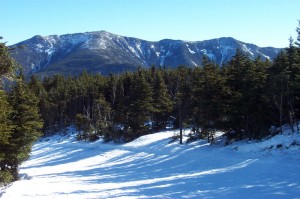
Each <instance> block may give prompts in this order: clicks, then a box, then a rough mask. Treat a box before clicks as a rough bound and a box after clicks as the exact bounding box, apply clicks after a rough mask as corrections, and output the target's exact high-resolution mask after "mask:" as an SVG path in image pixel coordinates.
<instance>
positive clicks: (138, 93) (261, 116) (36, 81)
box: [0, 27, 300, 184]
mask: <svg viewBox="0 0 300 199" xmlns="http://www.w3.org/2000/svg"><path fill="white" fill-rule="evenodd" d="M297 33H298V38H297V40H296V41H295V42H294V41H293V40H292V39H290V43H289V46H288V47H287V48H285V49H283V50H282V51H281V52H280V53H279V54H278V56H277V57H276V58H275V59H274V60H268V59H266V60H263V59H262V58H261V57H257V58H256V59H255V60H252V59H250V58H248V57H247V56H246V55H244V54H243V53H242V52H241V51H240V50H239V49H237V50H236V54H235V56H233V57H232V59H231V60H230V61H229V62H228V63H226V64H225V65H224V66H222V67H220V66H218V65H217V64H216V63H214V62H213V61H211V60H210V59H209V58H208V57H206V56H204V57H203V58H202V65H201V66H198V67H190V66H185V65H181V66H178V67H177V68H176V69H170V68H168V67H167V66H166V67H158V66H154V65H153V66H151V67H149V68H147V69H144V68H139V69H138V70H136V71H134V72H125V73H120V74H110V75H108V76H103V75H100V74H89V73H87V72H85V71H83V72H82V74H81V75H79V76H62V75H54V76H52V77H45V78H40V77H39V76H34V75H33V76H31V77H24V75H23V73H22V70H21V69H20V67H18V64H17V63H16V62H15V61H14V60H12V58H11V57H10V54H9V51H10V50H11V49H9V47H7V46H6V45H5V43H0V75H1V80H2V84H1V89H0V110H1V111H0V169H1V170H0V182H1V183H2V184H5V183H8V182H11V181H14V180H17V179H18V167H19V165H20V164H21V163H22V162H23V161H25V160H26V159H28V157H29V153H30V150H31V146H32V145H33V143H34V142H35V141H37V140H38V138H39V137H41V136H44V137H46V136H50V135H53V134H54V133H55V132H58V131H63V130H64V129H66V127H68V126H70V125H75V127H76V129H77V130H78V132H79V134H78V135H77V139H78V140H84V141H95V140H97V139H99V138H103V139H104V140H105V141H107V142H109V141H112V142H115V143H124V142H129V141H132V140H134V139H136V138H138V137H140V136H142V135H146V134H150V133H153V132H158V131H161V130H164V129H166V128H175V129H183V128H190V129H191V130H192V132H193V133H191V134H190V135H189V136H190V138H189V141H193V140H197V139H206V140H208V142H209V143H213V142H214V134H215V133H216V131H223V132H225V133H226V136H227V140H228V142H230V141H231V140H242V139H250V140H252V139H253V140H260V139H262V138H264V137H266V136H270V135H271V136H272V135H275V134H279V133H281V132H282V129H281V130H278V128H274V127H282V126H283V125H284V124H288V125H290V126H291V127H293V126H294V125H295V124H297V122H298V121H299V118H300V28H299V27H298V28H297ZM14 71H17V72H16V73H15V72H14ZM7 82H13V83H11V84H10V85H11V86H10V88H8V89H7V88H5V89H4V85H5V84H7ZM296 126H298V125H296ZM279 129H280V128H279ZM292 129H293V130H295V129H294V128H292ZM295 131H298V132H299V129H296V130H295ZM174 139H178V140H180V143H182V136H181V135H180V134H179V135H178V136H177V137H176V138H174Z"/></svg>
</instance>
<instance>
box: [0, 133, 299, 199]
mask: <svg viewBox="0 0 300 199" xmlns="http://www.w3.org/2000/svg"><path fill="white" fill-rule="evenodd" d="M72 131H73V130H72V129H71V130H70V133H68V134H67V135H65V136H53V137H50V138H44V139H42V140H40V141H39V142H37V143H36V144H35V145H34V147H33V150H32V153H31V157H30V159H29V160H28V161H26V162H24V164H23V165H22V166H21V168H20V175H21V180H19V181H17V182H15V183H13V184H12V185H10V186H8V187H6V188H2V190H1V192H0V196H1V195H2V197H1V198H3V199H23V198H24V199H27V198H28V199H29V198H30V199H32V198H38V199H40V198H41V199H43V198H51V199H58V198H63V199H65V198H71V199H76V198H82V199H85V198H106V199H107V198H230V199H234V198H243V199H245V198H255V199H258V198H272V199H274V198H294V199H296V198H300V146H299V145H300V134H292V133H289V132H285V133H284V134H283V135H277V136H275V137H273V138H270V139H266V140H263V141H261V142H256V141H242V142H237V143H234V144H231V145H228V146H226V147H224V142H223V138H222V137H221V136H220V137H218V138H217V139H216V140H217V141H216V143H215V144H213V145H210V144H207V142H206V141H204V140H202V141H197V142H192V143H189V144H183V145H179V143H178V141H172V139H171V137H172V136H174V135H175V134H178V131H165V132H160V133H155V134H151V135H146V136H143V137H140V138H139V139H137V140H135V141H133V142H130V143H127V144H119V145H117V144H113V143H103V142H102V141H101V140H99V141H97V142H93V143H86V142H78V141H76V139H75V133H73V134H72V133H71V132H72ZM188 133H189V131H185V134H188ZM185 139H186V138H185Z"/></svg>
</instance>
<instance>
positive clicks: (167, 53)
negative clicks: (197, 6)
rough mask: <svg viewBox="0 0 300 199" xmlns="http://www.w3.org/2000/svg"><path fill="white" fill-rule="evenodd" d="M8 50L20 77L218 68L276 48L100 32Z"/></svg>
mask: <svg viewBox="0 0 300 199" xmlns="http://www.w3.org/2000/svg"><path fill="white" fill-rule="evenodd" d="M14 46H23V48H16V49H15V50H14V51H13V52H12V56H13V57H14V58H15V59H16V60H17V61H18V62H19V63H20V64H21V66H23V67H24V72H25V74H34V73H36V74H39V75H41V76H49V75H54V74H58V73H60V74H71V75H78V74H80V73H81V72H82V71H83V70H86V71H87V72H91V73H101V74H109V73H119V72H124V71H132V70H135V69H136V68H137V67H139V66H140V67H144V68H147V67H150V66H152V65H155V66H165V67H170V68H172V67H177V66H179V65H186V66H188V67H195V66H200V65H201V60H202V57H203V55H207V56H208V57H209V58H210V59H211V60H213V61H214V62H216V63H217V64H219V65H223V64H225V63H226V62H228V61H229V60H230V59H231V58H232V56H233V55H234V54H235V51H236V49H237V48H240V49H241V50H242V51H243V52H244V53H245V54H247V55H248V56H249V57H250V58H252V59H254V58H256V57H258V56H260V57H262V58H263V59H273V58H274V57H275V56H276V55H277V54H278V52H279V51H280V50H281V49H278V48H272V47H265V48H262V47H258V46H256V45H254V44H248V43H244V42H241V41H238V40H236V39H234V38H230V37H223V38H218V39H212V40H206V41H195V42H191V41H182V40H170V39H164V40H160V41H156V42H152V41H146V40H142V39H137V38H132V37H124V36H119V35H115V34H112V33H109V32H106V31H97V32H86V33H76V34H66V35H60V36H58V35H51V36H39V35H37V36H34V37H32V38H31V39H28V40H25V41H22V42H20V43H18V44H16V45H14Z"/></svg>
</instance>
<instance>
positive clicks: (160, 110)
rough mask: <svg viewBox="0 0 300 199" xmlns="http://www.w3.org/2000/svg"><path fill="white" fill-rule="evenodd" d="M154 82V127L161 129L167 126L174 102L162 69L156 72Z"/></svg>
mask: <svg viewBox="0 0 300 199" xmlns="http://www.w3.org/2000/svg"><path fill="white" fill-rule="evenodd" d="M153 84H154V85H153V108H154V113H153V121H154V129H155V130H161V129H163V128H165V127H166V123H167V121H168V119H169V114H170V112H171V111H172V108H173V102H172V101H171V97H170V95H169V93H168V88H167V85H166V84H165V81H164V79H163V77H162V74H161V72H160V71H157V72H155V76H154V83H153Z"/></svg>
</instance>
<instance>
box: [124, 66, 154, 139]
mask: <svg viewBox="0 0 300 199" xmlns="http://www.w3.org/2000/svg"><path fill="white" fill-rule="evenodd" d="M152 96H153V90H152V88H151V86H150V84H149V83H148V82H147V80H146V77H145V74H144V73H143V71H142V70H138V71H137V72H135V73H134V76H133V82H132V93H131V104H130V112H129V126H130V128H131V129H132V134H131V135H129V139H133V138H136V137H139V136H141V135H143V134H147V133H148V132H149V128H151V127H149V126H148V124H147V123H150V125H151V123H152V121H151V115H152V113H153V111H154V108H153V98H152Z"/></svg>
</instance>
